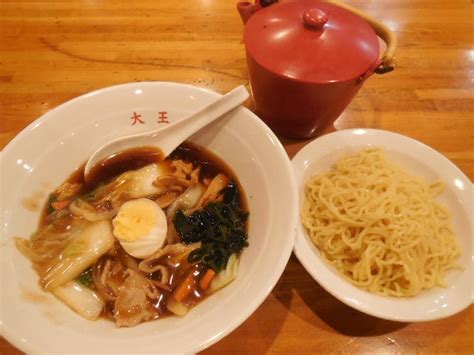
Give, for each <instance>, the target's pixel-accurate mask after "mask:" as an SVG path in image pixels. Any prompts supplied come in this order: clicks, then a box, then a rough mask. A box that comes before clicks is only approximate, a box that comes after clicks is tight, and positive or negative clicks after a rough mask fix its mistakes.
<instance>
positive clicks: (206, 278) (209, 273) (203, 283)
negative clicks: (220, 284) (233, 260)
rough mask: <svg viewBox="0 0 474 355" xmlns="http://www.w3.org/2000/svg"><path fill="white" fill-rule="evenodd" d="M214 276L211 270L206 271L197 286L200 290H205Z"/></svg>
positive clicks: (214, 273)
mask: <svg viewBox="0 0 474 355" xmlns="http://www.w3.org/2000/svg"><path fill="white" fill-rule="evenodd" d="M214 276H216V272H215V271H214V270H212V269H207V271H206V273H205V274H204V276H203V277H202V278H201V281H200V282H199V286H200V287H201V289H203V290H205V289H206V288H208V287H209V285H210V284H211V281H212V279H213V278H214Z"/></svg>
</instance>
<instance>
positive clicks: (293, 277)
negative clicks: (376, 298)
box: [272, 254, 409, 337]
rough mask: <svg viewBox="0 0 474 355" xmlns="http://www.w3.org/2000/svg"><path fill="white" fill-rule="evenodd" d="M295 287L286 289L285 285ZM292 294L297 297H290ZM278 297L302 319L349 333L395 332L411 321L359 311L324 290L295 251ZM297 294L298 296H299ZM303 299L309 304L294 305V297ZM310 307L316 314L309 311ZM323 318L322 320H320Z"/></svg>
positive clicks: (370, 334)
mask: <svg viewBox="0 0 474 355" xmlns="http://www.w3.org/2000/svg"><path fill="white" fill-rule="evenodd" d="M283 287H284V288H286V289H287V290H288V289H291V291H290V292H288V291H287V292H283V290H282V289H281V288H283ZM288 293H290V294H293V295H294V296H293V297H288V295H287V294H288ZM272 294H273V295H274V296H275V297H276V299H277V300H278V301H279V302H281V303H282V304H283V305H284V306H285V307H287V309H288V311H289V312H292V313H293V314H294V315H296V316H297V317H298V318H300V319H302V320H303V321H305V322H308V323H312V325H314V326H316V327H325V328H326V327H327V328H329V329H330V330H332V331H333V332H335V333H339V334H344V335H347V336H357V337H369V336H376V335H383V334H387V333H391V332H393V331H396V330H399V329H401V328H404V327H406V326H407V325H408V324H409V323H402V322H394V321H389V320H384V319H380V318H377V317H373V316H370V315H367V314H365V313H362V312H360V311H357V310H355V309H353V308H351V307H349V306H347V305H346V304H344V303H342V302H341V301H339V300H338V299H337V298H335V297H334V296H332V295H331V294H330V293H328V292H327V291H326V290H324V289H323V288H322V287H321V286H320V285H319V284H318V283H317V282H316V281H315V280H314V279H313V278H312V277H311V275H310V274H308V273H307V271H306V270H305V269H304V267H303V266H302V265H301V264H300V263H299V261H298V260H297V258H296V257H295V255H294V254H293V255H292V256H291V258H290V261H289V263H288V265H287V267H286V269H285V272H284V274H283V275H282V278H281V279H280V281H279V282H278V284H277V286H276V287H275V289H274V290H273V292H272ZM295 294H296V295H295ZM298 297H299V298H300V299H301V301H302V302H304V304H305V305H306V307H292V308H290V302H291V300H292V298H298ZM308 308H309V309H310V310H311V312H312V313H313V314H314V315H316V317H314V316H313V315H311V314H308ZM318 318H319V319H318Z"/></svg>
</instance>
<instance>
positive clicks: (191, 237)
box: [174, 182, 248, 272]
mask: <svg viewBox="0 0 474 355" xmlns="http://www.w3.org/2000/svg"><path fill="white" fill-rule="evenodd" d="M247 217H248V214H247V213H245V212H244V211H243V210H242V208H241V206H240V195H239V190H238V188H237V186H236V185H235V183H233V182H231V183H230V184H229V185H228V186H227V187H226V189H225V190H224V201H223V202H216V203H210V204H209V205H207V206H206V207H205V208H204V209H203V210H200V211H196V212H194V213H193V214H191V215H190V216H186V215H185V214H184V213H183V212H182V211H178V212H177V213H176V217H175V219H174V226H175V228H176V231H177V232H178V234H179V236H180V237H181V240H182V241H183V242H184V243H186V244H191V243H195V242H201V247H200V248H198V249H195V250H193V251H192V252H191V253H190V254H189V256H188V261H189V262H190V263H198V262H202V263H203V264H204V265H205V266H206V267H208V268H210V269H213V270H214V271H216V272H219V271H221V270H223V269H224V268H225V267H226V265H227V261H228V259H229V257H230V256H231V255H232V254H234V253H235V254H240V252H241V251H242V250H243V248H245V247H247V246H248V242H247V239H248V236H247V232H246V231H245V221H246V219H247Z"/></svg>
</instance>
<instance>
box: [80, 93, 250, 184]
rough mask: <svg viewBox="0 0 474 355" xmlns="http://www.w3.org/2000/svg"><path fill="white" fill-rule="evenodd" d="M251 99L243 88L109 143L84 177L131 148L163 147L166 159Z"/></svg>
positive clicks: (94, 157) (90, 162)
mask: <svg viewBox="0 0 474 355" xmlns="http://www.w3.org/2000/svg"><path fill="white" fill-rule="evenodd" d="M248 97H249V93H248V91H247V89H246V88H245V87H244V86H242V85H241V86H238V87H236V88H235V89H233V90H231V91H229V92H228V93H227V94H225V95H224V96H222V97H221V98H219V99H217V100H216V101H214V102H212V103H211V104H209V105H208V106H206V107H204V108H203V109H201V110H200V111H198V112H196V113H193V114H191V115H189V116H187V117H184V118H182V119H180V120H179V121H177V122H175V123H173V124H170V125H169V126H166V127H164V128H160V129H157V130H153V131H149V132H145V133H138V134H133V135H129V136H126V137H122V138H118V139H115V140H113V141H112V142H109V143H106V144H104V145H103V146H102V147H100V148H99V149H97V150H96V151H95V152H94V153H93V154H92V155H91V157H90V158H89V160H88V161H87V163H86V167H85V168H84V176H85V177H86V179H87V176H88V174H89V173H90V171H91V169H92V168H93V167H94V166H95V165H96V164H97V163H98V162H100V161H101V160H104V159H105V158H108V157H111V156H113V155H115V154H117V153H119V152H122V151H124V150H127V149H130V148H136V147H144V146H154V147H158V148H160V150H161V151H162V152H163V154H164V157H167V156H168V155H169V154H170V153H171V152H172V151H173V150H175V149H176V147H177V146H178V145H180V144H181V143H182V142H183V141H184V140H185V139H186V138H188V137H189V136H191V135H192V134H193V133H196V132H197V131H199V130H200V129H202V128H204V127H205V126H207V125H208V124H209V123H211V122H213V121H215V120H216V119H218V118H220V117H222V116H223V115H224V114H226V113H227V112H229V111H231V110H233V109H235V108H236V107H238V106H240V105H241V104H242V103H243V102H244V101H245V100H247V98H248Z"/></svg>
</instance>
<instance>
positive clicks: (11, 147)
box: [0, 81, 298, 352]
mask: <svg viewBox="0 0 474 355" xmlns="http://www.w3.org/2000/svg"><path fill="white" fill-rule="evenodd" d="M156 85H159V86H164V87H183V88H188V89H192V90H198V91H202V92H203V93H206V94H207V95H209V96H213V97H215V98H218V97H220V96H222V94H220V93H217V92H215V91H212V90H209V89H206V88H202V87H197V86H194V85H191V84H185V83H179V82H172V81H140V82H131V83H122V84H118V85H112V86H108V87H104V88H100V89H97V90H94V91H91V92H87V93H85V94H82V95H80V96H77V97H74V98H72V99H70V100H67V101H65V102H63V103H61V104H59V105H57V106H55V107H54V108H52V109H50V110H49V111H48V112H46V113H44V114H42V115H41V116H40V117H38V118H37V119H35V120H34V121H33V122H31V123H30V124H29V125H27V126H26V127H25V128H24V129H22V130H21V131H20V132H19V133H18V134H17V135H16V136H15V137H14V138H13V139H12V140H11V141H10V142H8V144H7V145H6V146H5V147H4V149H3V151H0V166H2V165H3V164H4V162H3V161H4V159H3V157H4V156H5V155H6V154H14V153H15V149H16V147H17V146H18V145H19V144H21V143H22V141H23V139H24V138H25V137H26V136H27V135H28V134H29V133H30V132H31V131H32V130H33V129H36V128H37V127H38V126H40V125H41V124H43V123H44V122H46V121H48V120H54V119H55V118H56V117H55V115H56V113H57V112H58V111H60V110H62V109H64V108H66V107H68V106H72V105H76V104H78V103H79V102H81V101H82V100H84V99H86V98H88V97H90V96H96V95H101V94H103V93H108V92H110V91H113V90H122V89H130V88H133V87H135V86H140V87H142V88H143V86H152V87H153V86H156ZM241 109H242V110H243V111H244V112H245V114H246V115H247V116H248V117H249V119H251V120H252V122H253V124H255V125H257V126H258V127H259V128H260V129H261V130H262V132H264V133H265V134H266V135H267V136H268V138H269V139H270V140H271V141H272V143H273V145H274V149H275V150H276V153H277V156H279V158H278V159H281V163H282V164H284V165H285V172H286V177H285V178H286V179H287V181H288V183H289V186H288V188H289V189H290V190H291V193H290V194H289V196H290V198H291V204H293V205H294V206H296V205H297V203H298V200H297V185H296V179H295V176H294V174H293V169H292V167H291V162H290V159H289V157H288V154H287V153H286V150H285V148H284V147H283V145H282V144H281V142H280V140H279V139H278V138H277V136H276V135H275V134H274V133H273V131H271V129H270V128H269V127H268V126H267V125H266V124H265V123H264V122H263V121H262V120H261V119H260V118H259V117H258V116H257V115H256V114H255V113H253V112H252V111H250V110H249V109H248V108H246V107H244V106H242V107H241ZM2 209H3V206H2ZM287 218H288V225H289V226H291V228H290V227H289V228H288V230H291V233H289V235H288V243H286V244H285V247H284V248H281V253H280V257H279V258H278V259H276V260H273V263H274V264H273V265H274V268H273V270H272V271H271V272H269V273H268V274H267V276H268V278H267V279H268V280H272V281H271V282H269V283H268V285H267V287H266V288H262V289H261V290H260V292H259V297H254V298H252V299H251V300H250V301H249V302H248V304H247V306H246V308H245V309H246V311H245V312H240V313H235V316H234V317H232V319H230V320H229V321H228V322H227V324H228V325H227V326H226V327H225V328H224V329H222V330H221V331H219V332H218V333H217V334H214V335H213V336H212V337H208V339H206V340H203V341H201V342H200V345H199V346H196V347H195V349H193V351H195V352H199V351H202V350H204V349H206V348H207V347H209V346H211V345H213V344H215V343H216V342H218V341H219V340H221V339H222V338H224V337H225V336H226V335H228V334H229V333H230V332H232V331H233V330H235V329H236V328H237V327H238V326H240V325H241V324H242V323H243V322H244V321H245V320H246V319H247V318H249V317H250V316H251V315H252V314H253V313H254V312H255V311H256V310H257V308H258V307H259V306H260V305H261V304H262V303H263V302H264V301H265V300H266V298H267V297H268V295H269V294H270V292H271V291H272V290H273V288H274V287H275V285H276V284H277V282H278V280H279V279H280V277H281V275H282V274H283V272H284V270H285V267H286V265H287V263H288V260H289V258H290V256H291V253H292V250H293V245H294V237H295V228H296V224H297V222H298V212H297V209H293V211H292V212H291V214H288V215H287ZM2 230H3V226H2ZM2 234H3V233H2ZM3 238H4V239H5V240H6V239H7V237H6V236H5V237H3ZM3 238H2V239H3ZM1 277H2V274H0V281H1ZM257 296H258V295H257ZM2 298H3V297H2V296H1V295H0V302H4V301H5V300H3V301H2V300H1V299H2ZM0 306H1V304H0ZM0 335H1V336H3V337H4V338H5V339H6V340H8V341H9V342H11V343H12V344H13V345H14V346H15V347H17V348H18V349H22V350H23V351H27V352H37V351H38V349H37V348H35V347H34V346H30V345H31V343H27V344H28V345H27V344H25V343H23V342H21V336H20V335H17V334H14V333H13V332H10V331H9V329H8V327H7V325H5V323H4V322H3V321H2V319H1V313H0Z"/></svg>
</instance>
